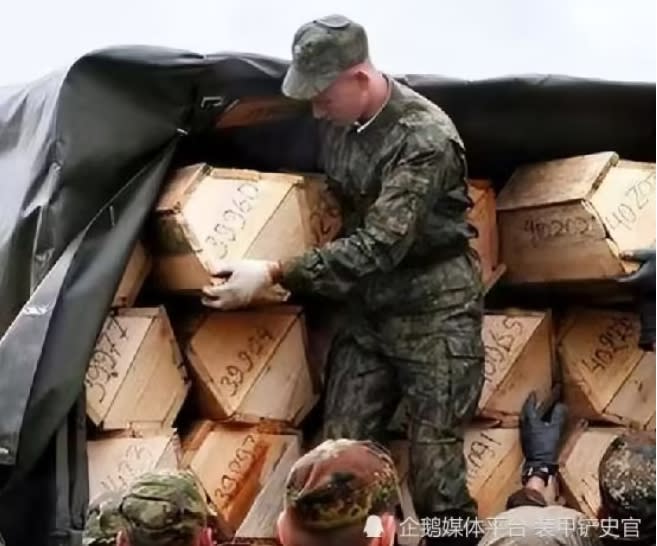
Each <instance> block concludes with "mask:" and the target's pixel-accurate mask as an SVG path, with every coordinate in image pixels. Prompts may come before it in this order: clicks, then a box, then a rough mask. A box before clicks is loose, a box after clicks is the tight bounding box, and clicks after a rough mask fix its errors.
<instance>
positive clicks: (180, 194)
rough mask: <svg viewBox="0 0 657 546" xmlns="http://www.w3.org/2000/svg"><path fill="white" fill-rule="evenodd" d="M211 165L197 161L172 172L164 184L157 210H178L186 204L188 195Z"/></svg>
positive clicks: (166, 211) (164, 211)
mask: <svg viewBox="0 0 657 546" xmlns="http://www.w3.org/2000/svg"><path fill="white" fill-rule="evenodd" d="M208 169H209V166H208V165H206V164H204V163H196V164H194V165H189V166H187V167H181V168H179V169H177V170H175V171H173V172H172V173H171V176H170V177H169V179H168V180H167V181H166V183H165V184H164V189H163V191H162V194H161V195H160V198H159V199H158V201H157V203H156V204H155V210H156V211H157V212H163V213H171V212H178V211H180V209H181V208H182V207H183V205H184V204H185V200H186V197H187V195H188V194H189V193H190V192H191V191H192V190H193V188H194V187H195V185H196V184H197V183H198V180H199V179H200V178H201V177H202V176H203V175H204V174H206V173H207V172H208Z"/></svg>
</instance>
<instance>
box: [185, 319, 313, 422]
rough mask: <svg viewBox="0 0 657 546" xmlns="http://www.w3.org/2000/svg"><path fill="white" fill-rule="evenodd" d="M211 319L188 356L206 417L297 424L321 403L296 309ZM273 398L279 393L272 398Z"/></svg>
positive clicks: (192, 342)
mask: <svg viewBox="0 0 657 546" xmlns="http://www.w3.org/2000/svg"><path fill="white" fill-rule="evenodd" d="M292 309H295V310H294V311H293V312H291V309H285V308H278V309H269V310H263V311H242V312H224V313H222V312H219V313H212V314H209V315H208V317H207V318H206V320H205V321H204V322H203V323H202V325H201V326H200V328H199V329H198V331H197V332H196V334H194V336H193V337H192V339H191V341H190V343H189V345H188V348H187V355H188V357H189V361H190V363H191V366H192V368H193V369H194V371H195V373H196V375H197V377H198V379H199V382H200V383H201V386H200V395H201V396H200V399H199V400H200V402H201V412H202V414H203V415H204V416H205V417H210V418H221V419H226V418H230V419H232V420H235V421H240V422H245V423H251V422H257V421H259V420H261V419H268V420H275V421H282V422H287V423H291V424H294V425H296V424H298V423H299V422H300V421H301V420H302V419H303V417H305V416H306V414H307V413H308V412H309V411H310V409H311V408H312V407H313V405H314V404H315V402H316V400H317V395H318V392H317V388H318V387H319V385H318V382H317V380H316V379H315V378H313V375H312V373H311V370H310V363H309V361H308V356H307V351H306V339H305V334H304V328H303V317H302V315H301V314H300V313H299V311H298V308H292ZM272 393H276V396H275V397H272Z"/></svg>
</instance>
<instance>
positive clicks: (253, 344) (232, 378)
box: [219, 327, 274, 396]
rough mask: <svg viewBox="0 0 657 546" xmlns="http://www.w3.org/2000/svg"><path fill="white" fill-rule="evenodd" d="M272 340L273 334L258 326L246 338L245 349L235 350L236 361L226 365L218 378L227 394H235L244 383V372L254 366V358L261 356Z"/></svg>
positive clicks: (247, 371)
mask: <svg viewBox="0 0 657 546" xmlns="http://www.w3.org/2000/svg"><path fill="white" fill-rule="evenodd" d="M273 341H274V336H273V334H272V333H271V332H270V331H269V330H268V329H267V328H262V327H258V328H256V330H255V333H254V334H253V335H251V336H249V337H248V338H247V349H246V350H241V351H238V352H237V363H236V364H231V365H229V366H227V367H226V373H225V374H224V375H223V376H222V377H221V379H220V380H219V384H220V385H224V386H225V387H227V389H228V391H229V392H228V393H227V395H228V396H235V395H236V394H237V392H238V390H239V388H240V386H241V385H242V384H243V383H244V379H245V374H247V373H249V372H251V371H252V370H253V368H254V367H255V359H256V358H257V357H259V356H261V355H262V354H263V353H264V351H265V349H266V348H267V346H268V345H269V344H270V343H271V342H273Z"/></svg>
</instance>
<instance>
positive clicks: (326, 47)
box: [282, 15, 369, 100]
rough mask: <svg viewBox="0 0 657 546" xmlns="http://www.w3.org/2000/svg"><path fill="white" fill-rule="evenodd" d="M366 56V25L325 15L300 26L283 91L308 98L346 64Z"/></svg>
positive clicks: (293, 95)
mask: <svg viewBox="0 0 657 546" xmlns="http://www.w3.org/2000/svg"><path fill="white" fill-rule="evenodd" d="M368 58H369V48H368V43H367V34H366V33H365V29H364V28H363V27H362V26H361V25H359V24H358V23H355V22H354V21H351V20H350V19H348V18H347V17H344V16H343V15H328V16H326V17H322V18H320V19H315V20H314V21H311V22H309V23H306V24H305V25H303V26H301V27H300V28H299V30H297V32H296V33H295V35H294V39H293V42H292V63H291V65H290V67H289V69H288V71H287V74H286V75H285V79H284V80H283V87H282V90H283V93H284V94H285V95H287V96H288V97H290V98H293V99H299V100H308V99H311V98H313V97H314V96H315V95H317V94H319V93H321V92H322V91H324V89H326V88H327V87H328V86H329V85H331V83H333V81H334V80H335V79H336V78H337V77H338V76H339V75H340V73H341V72H343V71H345V70H347V69H348V68H350V67H352V66H354V65H356V64H359V63H362V62H364V61H365V60H367V59H368Z"/></svg>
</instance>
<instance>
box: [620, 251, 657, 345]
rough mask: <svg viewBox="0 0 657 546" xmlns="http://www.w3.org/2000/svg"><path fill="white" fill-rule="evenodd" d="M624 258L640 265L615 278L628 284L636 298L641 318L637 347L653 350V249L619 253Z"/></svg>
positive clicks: (654, 280) (654, 282)
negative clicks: (634, 269)
mask: <svg viewBox="0 0 657 546" xmlns="http://www.w3.org/2000/svg"><path fill="white" fill-rule="evenodd" d="M621 258H623V259H624V260H628V261H632V262H637V263H640V264H641V267H640V268H639V269H638V270H637V271H635V272H634V273H630V274H629V275H625V276H624V277H619V278H617V279H616V280H617V282H619V283H621V284H625V285H628V286H630V288H631V289H632V290H633V292H634V294H635V298H636V304H637V311H638V313H639V317H640V318H641V335H640V336H639V347H641V348H642V349H643V350H645V351H654V350H655V284H656V283H657V281H656V279H655V250H654V249H652V248H644V249H640V250H634V251H632V252H625V253H623V254H621Z"/></svg>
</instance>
